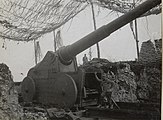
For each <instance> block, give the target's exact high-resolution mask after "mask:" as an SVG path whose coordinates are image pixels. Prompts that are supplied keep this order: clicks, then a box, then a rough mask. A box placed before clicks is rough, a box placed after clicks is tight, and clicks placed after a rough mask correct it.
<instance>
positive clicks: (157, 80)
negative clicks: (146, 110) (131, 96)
mask: <svg viewBox="0 0 163 120" xmlns="http://www.w3.org/2000/svg"><path fill="white" fill-rule="evenodd" d="M137 85H138V87H137V96H138V98H139V99H142V100H148V102H149V101H150V102H158V101H160V100H161V71H160V70H158V69H157V68H149V67H145V68H144V69H142V71H141V73H140V79H139V81H138V82H137Z"/></svg>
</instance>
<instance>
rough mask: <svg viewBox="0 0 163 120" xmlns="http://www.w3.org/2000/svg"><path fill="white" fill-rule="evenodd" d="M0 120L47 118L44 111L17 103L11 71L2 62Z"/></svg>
mask: <svg viewBox="0 0 163 120" xmlns="http://www.w3.org/2000/svg"><path fill="white" fill-rule="evenodd" d="M0 120H47V117H46V114H45V113H43V112H38V111H36V110H35V111H34V109H32V110H30V111H28V110H26V109H25V110H24V108H23V107H22V106H20V105H19V103H18V93H17V91H15V89H14V82H13V79H12V75H11V71H10V70H9V68H8V66H7V65H5V64H3V63H2V64H0Z"/></svg>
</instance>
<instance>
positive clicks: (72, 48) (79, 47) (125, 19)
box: [58, 0, 161, 63]
mask: <svg viewBox="0 0 163 120" xmlns="http://www.w3.org/2000/svg"><path fill="white" fill-rule="evenodd" d="M160 3H161V0H147V1H146V2H144V3H142V4H141V5H139V6H138V7H136V8H135V9H133V10H131V11H130V12H128V13H126V14H125V15H122V16H121V17H119V18H117V19H116V20H114V21H112V22H111V23H109V24H107V25H104V26H102V27H100V28H99V29H97V30H96V31H94V32H92V33H90V34H88V35H87V36H85V37H83V38H81V39H80V40H79V41H77V42H75V43H73V44H71V45H68V46H66V47H64V48H62V49H60V50H59V51H58V53H59V58H60V60H61V61H62V62H63V63H68V62H70V61H71V59H72V58H73V57H74V56H76V55H77V54H79V53H80V52H82V51H84V50H86V49H87V48H89V47H91V46H92V45H94V44H96V43H97V42H99V41H101V40H103V39H104V38H106V37H107V36H109V35H110V34H111V33H113V32H114V31H116V30H118V29H119V28H121V27H122V26H124V25H126V24H128V23H130V22H131V21H133V20H134V19H136V18H138V17H140V16H141V15H142V14H144V13H146V12H147V11H149V10H150V9H152V8H153V7H155V6H157V5H159V4H160Z"/></svg>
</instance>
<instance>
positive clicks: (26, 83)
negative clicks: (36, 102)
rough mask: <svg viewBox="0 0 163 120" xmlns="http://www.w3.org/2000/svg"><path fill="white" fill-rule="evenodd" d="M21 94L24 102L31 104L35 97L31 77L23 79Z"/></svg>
mask: <svg viewBox="0 0 163 120" xmlns="http://www.w3.org/2000/svg"><path fill="white" fill-rule="evenodd" d="M21 93H22V97H23V100H24V102H32V100H33V97H34V95H35V83H34V80H33V79H32V78H31V77H25V78H24V80H23V82H22V85H21Z"/></svg>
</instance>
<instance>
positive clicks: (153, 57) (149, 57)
mask: <svg viewBox="0 0 163 120" xmlns="http://www.w3.org/2000/svg"><path fill="white" fill-rule="evenodd" d="M161 41H162V40H161V39H160V40H155V44H153V43H152V41H150V40H148V41H146V42H143V43H142V46H141V50H140V55H139V61H142V62H156V61H158V60H161Z"/></svg>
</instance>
